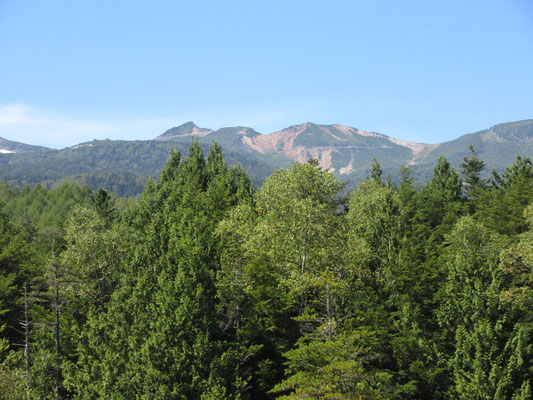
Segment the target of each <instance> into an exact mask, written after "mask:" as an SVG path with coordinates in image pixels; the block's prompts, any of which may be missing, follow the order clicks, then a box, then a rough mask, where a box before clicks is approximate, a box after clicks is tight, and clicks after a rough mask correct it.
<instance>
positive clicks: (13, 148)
mask: <svg viewBox="0 0 533 400" xmlns="http://www.w3.org/2000/svg"><path fill="white" fill-rule="evenodd" d="M39 150H46V147H42V146H32V145H30V144H24V143H20V142H15V141H13V140H7V139H4V138H1V137H0V154H11V153H28V152H31V151H39Z"/></svg>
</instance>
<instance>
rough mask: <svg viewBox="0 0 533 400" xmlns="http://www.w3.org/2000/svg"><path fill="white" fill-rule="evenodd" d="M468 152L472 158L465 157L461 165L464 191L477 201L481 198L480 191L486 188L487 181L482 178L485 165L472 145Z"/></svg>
mask: <svg viewBox="0 0 533 400" xmlns="http://www.w3.org/2000/svg"><path fill="white" fill-rule="evenodd" d="M468 150H470V157H464V158H463V162H462V163H461V168H462V171H461V173H462V175H463V177H464V181H463V189H464V191H465V194H466V196H467V197H468V198H469V199H472V200H474V201H475V199H476V198H477V197H478V196H479V191H480V190H482V189H484V188H485V186H486V181H485V180H484V179H482V178H481V171H483V168H484V167H485V163H484V162H483V161H482V160H480V159H479V158H478V156H477V152H476V150H475V149H474V145H473V144H472V143H470V146H468Z"/></svg>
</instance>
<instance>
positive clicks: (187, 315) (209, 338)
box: [72, 141, 247, 399]
mask: <svg viewBox="0 0 533 400" xmlns="http://www.w3.org/2000/svg"><path fill="white" fill-rule="evenodd" d="M242 175H243V173H242V171H237V172H236V171H235V170H233V172H231V173H230V172H228V170H227V168H226V164H225V161H224V157H223V156H222V152H221V149H220V147H219V146H218V145H216V144H214V145H213V146H212V147H211V150H210V152H209V155H208V158H207V161H206V160H205V158H204V155H203V152H202V149H201V147H200V145H199V143H198V142H197V141H193V143H192V144H191V146H190V149H189V157H188V158H187V159H185V160H183V161H182V160H181V157H180V155H179V153H177V152H173V153H172V154H171V157H170V159H169V161H168V163H167V166H166V167H165V168H164V169H163V171H162V172H161V177H160V179H159V181H158V182H157V184H156V185H155V186H154V185H153V184H151V183H149V184H148V185H147V188H146V189H145V193H144V194H143V197H142V198H141V200H140V201H139V203H138V205H137V206H136V209H135V210H133V211H132V212H130V213H129V215H128V216H127V218H126V221H127V225H128V226H129V227H128V228H127V229H128V230H129V232H130V233H129V236H130V237H131V242H132V243H133V246H134V247H132V249H131V252H132V255H131V256H130V257H129V258H128V260H127V262H126V265H125V271H124V273H123V274H122V276H121V282H120V287H119V289H118V290H117V291H115V293H114V294H113V296H112V298H111V300H110V302H109V304H108V305H107V306H106V309H107V311H106V312H105V313H103V314H101V315H99V314H96V313H95V314H93V315H92V316H91V318H90V319H89V321H88V329H87V331H86V332H85V341H84V343H85V345H84V347H83V348H81V349H80V353H81V354H82V356H81V358H80V359H83V364H80V365H79V366H78V368H81V369H82V371H81V372H80V373H79V374H77V376H76V377H75V378H74V379H73V381H72V385H73V387H74V388H75V390H76V391H77V393H78V397H79V398H87V399H89V398H95V397H98V398H139V399H191V398H197V399H200V398H201V399H215V398H217V399H218V398H232V397H238V390H239V389H238V388H236V385H235V384H234V381H233V380H234V376H233V375H232V374H231V370H232V366H231V365H228V364H230V361H228V359H227V358H226V357H225V356H224V354H225V353H226V350H227V348H228V345H227V344H226V342H225V340H224V337H223V336H222V334H221V332H220V328H219V325H218V323H217V314H216V310H217V307H216V286H215V277H216V273H217V271H218V270H219V266H220V262H219V250H218V245H217V243H216V239H215V236H214V235H213V232H214V230H215V227H216V225H217V224H218V222H219V221H220V219H221V218H223V217H224V216H225V214H226V212H227V210H228V209H229V208H230V207H232V206H233V205H234V204H235V203H236V202H237V200H238V195H237V192H238V191H239V190H240V192H241V193H244V192H246V191H247V189H243V188H242V187H240V186H239V184H238V183H236V180H239V179H241V180H245V179H244V178H243V177H242Z"/></svg>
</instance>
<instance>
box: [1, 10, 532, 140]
mask: <svg viewBox="0 0 533 400" xmlns="http://www.w3.org/2000/svg"><path fill="white" fill-rule="evenodd" d="M532 71H533V2H531V1H530V0H501V1H491V0H483V1H477V0H471V1H469V0H462V1H455V0H447V1H427V0H425V1H410V0H404V1H379V0H376V1H357V0H354V1H335V0H330V1H328V2H326V1H313V0H306V1H290V0H285V1H276V0H269V1H231V0H227V1H201V0H196V1H194V2H193V1H152V2H136V1H99V0H92V1H90V2H78V1H54V0H49V1H46V2H44V1H15V0H0V137H4V138H7V139H11V140H17V141H21V142H25V143H30V144H39V145H45V146H48V147H55V148H61V147H66V146H71V145H74V144H77V143H79V142H82V141H86V140H92V139H95V138H96V139H105V138H110V139H150V138H153V137H155V136H157V135H159V134H160V133H162V132H163V131H164V130H166V129H168V128H170V127H172V126H176V125H179V124H181V123H184V122H187V121H190V120H193V121H195V122H196V124H197V125H199V126H203V127H208V128H212V129H217V128H220V127H223V126H235V125H245V126H250V127H252V128H254V129H256V130H257V131H259V132H262V133H270V132H274V131H277V130H279V129H282V128H285V127H287V126H289V125H294V124H298V123H302V122H306V121H312V122H316V123H323V124H330V123H340V124H344V125H349V126H354V127H357V128H360V129H365V130H372V131H377V132H380V133H384V134H387V135H389V136H393V137H396V138H399V139H403V140H412V141H421V142H430V143H431V142H441V141H445V140H451V139H453V138H455V137H457V136H459V135H461V134H465V133H469V132H473V131H477V130H481V129H485V128H488V127H490V126H492V125H494V124H496V123H500V122H508V121H516V120H521V119H529V118H533V72H532Z"/></svg>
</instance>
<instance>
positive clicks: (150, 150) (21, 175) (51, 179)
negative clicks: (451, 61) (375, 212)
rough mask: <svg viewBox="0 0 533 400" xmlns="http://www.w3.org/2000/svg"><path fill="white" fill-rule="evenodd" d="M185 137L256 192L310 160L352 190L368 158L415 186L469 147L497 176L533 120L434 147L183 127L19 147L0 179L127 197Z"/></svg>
mask: <svg viewBox="0 0 533 400" xmlns="http://www.w3.org/2000/svg"><path fill="white" fill-rule="evenodd" d="M192 138H196V139H197V140H198V141H199V142H200V144H201V146H202V147H203V149H204V150H205V151H206V152H207V150H208V148H209V146H210V145H211V143H212V142H213V141H216V142H218V143H219V144H220V145H221V146H222V148H223V150H224V153H225V155H226V159H227V160H228V164H230V165H231V164H235V163H240V164H241V165H242V166H243V167H244V168H245V169H246V170H247V171H248V173H249V174H250V176H251V178H252V180H253V181H254V183H255V184H256V185H257V186H259V185H261V183H262V182H263V180H264V179H265V178H266V177H267V176H268V175H270V174H271V173H272V172H273V171H274V170H275V169H277V168H279V167H288V166H290V165H291V164H292V163H293V162H295V161H299V162H305V161H307V160H308V159H309V158H315V159H317V160H318V161H319V164H320V166H321V167H322V168H323V169H328V170H330V171H332V172H333V173H335V174H336V175H337V176H338V177H339V178H340V179H341V180H343V181H350V185H349V186H351V187H353V186H354V185H355V184H356V183H357V182H358V181H360V180H361V179H364V178H365V177H366V176H367V175H368V173H369V169H370V165H371V164H372V160H373V159H374V158H376V159H377V160H378V162H379V163H380V164H381V167H382V169H383V171H384V174H385V175H390V176H391V177H392V178H393V179H394V178H395V177H397V175H398V171H399V168H400V166H401V165H402V164H406V165H409V166H411V167H412V169H413V171H414V175H415V178H416V179H417V181H418V182H423V181H425V180H426V179H429V178H431V176H432V171H433V167H434V165H435V164H436V161H437V160H438V158H439V157H440V155H441V154H444V156H446V158H447V159H448V160H449V161H450V162H451V163H452V165H454V166H455V167H456V168H457V169H459V166H460V164H461V162H462V161H463V157H465V156H468V154H469V151H468V146H469V144H470V143H473V144H474V146H475V148H476V150H477V151H478V155H479V157H480V158H481V159H483V160H484V161H485V164H486V166H487V171H486V173H487V174H488V173H489V172H490V170H491V169H492V168H494V169H496V170H498V171H501V170H503V169H504V168H505V167H506V166H509V165H510V164H511V163H512V162H513V161H514V159H515V158H516V155H517V154H521V155H525V156H528V157H531V158H533V120H525V121H518V122H510V123H505V124H499V125H495V126H493V127H492V128H490V129H487V130H483V131H480V132H475V133H470V134H467V135H463V136H460V137H458V138H457V139H455V140H452V141H449V142H445V143H439V144H424V143H414V142H406V141H402V140H398V139H394V138H391V137H389V136H386V135H383V134H381V133H376V132H369V131H364V130H361V129H357V128H353V127H347V126H343V125H337V124H334V125H318V124H314V123H311V122H307V123H304V124H300V125H294V126H290V127H288V128H286V129H283V130H281V131H278V132H274V133H271V134H261V133H258V132H256V131H255V130H253V129H252V128H248V127H244V126H237V127H228V128H221V129H218V130H212V129H207V128H200V127H198V126H196V125H195V124H194V123H193V122H187V123H186V124H183V125H180V126H178V127H175V128H171V129H169V130H167V131H166V132H164V133H163V134H162V135H160V136H158V137H156V138H154V139H153V140H147V141H112V140H95V141H92V142H87V143H81V144H79V145H77V146H73V147H70V148H67V149H63V150H50V149H46V148H40V147H37V146H29V145H23V144H21V143H18V146H19V147H17V149H22V148H24V147H20V146H27V147H26V148H27V149H30V148H31V149H34V151H32V152H29V153H28V152H27V153H22V150H17V151H16V153H12V154H11V153H10V154H0V180H3V181H7V182H9V183H10V184H12V185H19V186H20V185H24V184H29V185H34V184H36V183H42V184H44V185H46V186H48V187H51V186H54V185H57V184H59V182H61V181H63V180H69V181H75V182H80V183H87V184H89V185H90V186H91V187H92V188H93V189H95V188H97V187H98V186H103V187H105V188H106V189H108V190H110V191H112V192H115V193H118V194H119V195H128V196H132V195H135V194H138V193H139V192H140V191H141V190H142V187H143V183H144V181H145V179H146V177H148V176H152V177H154V178H157V176H158V175H159V171H160V170H161V168H162V167H163V166H164V164H165V163H166V161H167V159H168V156H169V154H170V151H171V149H172V148H177V149H178V150H179V151H180V152H181V153H182V154H184V155H186V152H187V149H188V147H189V145H190V142H191V140H192ZM6 142H9V141H6ZM2 143H3V142H1V141H0V149H1V148H3V147H2ZM9 143H16V142H9ZM11 148H13V147H10V148H9V149H11ZM9 149H8V148H7V147H6V150H9ZM10 151H13V152H14V151H15V150H10ZM27 151H28V150H27ZM4 153H5V152H4Z"/></svg>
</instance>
